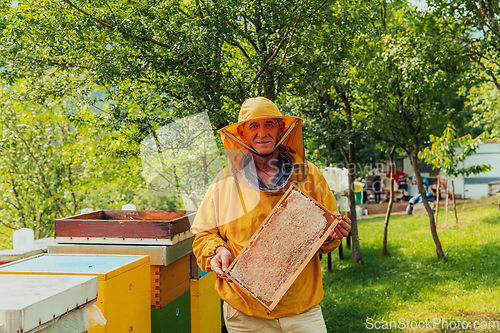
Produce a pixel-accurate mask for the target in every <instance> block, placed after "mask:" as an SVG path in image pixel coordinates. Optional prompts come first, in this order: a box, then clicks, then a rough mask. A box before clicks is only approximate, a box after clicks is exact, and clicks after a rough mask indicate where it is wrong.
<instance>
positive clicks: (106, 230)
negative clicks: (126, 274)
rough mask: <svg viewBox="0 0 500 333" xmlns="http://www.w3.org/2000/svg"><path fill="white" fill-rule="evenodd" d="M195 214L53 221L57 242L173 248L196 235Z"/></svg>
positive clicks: (109, 213)
mask: <svg viewBox="0 0 500 333" xmlns="http://www.w3.org/2000/svg"><path fill="white" fill-rule="evenodd" d="M194 216H195V213H193V212H187V211H163V210H128V211H127V210H99V211H95V212H91V213H87V214H81V215H76V216H71V217H66V218H62V219H58V220H55V221H54V224H55V231H54V239H55V242H56V243H67V244H75V243H76V244H78V243H98V244H128V245H130V244H138V245H173V244H176V243H178V242H181V241H183V240H185V239H187V238H189V237H192V236H193V234H192V233H191V231H190V230H189V229H190V227H191V224H190V220H191V221H192V219H194Z"/></svg>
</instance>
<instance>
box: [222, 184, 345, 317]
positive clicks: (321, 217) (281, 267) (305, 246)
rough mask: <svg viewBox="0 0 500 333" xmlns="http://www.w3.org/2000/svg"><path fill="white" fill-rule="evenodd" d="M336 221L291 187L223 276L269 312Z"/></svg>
mask: <svg viewBox="0 0 500 333" xmlns="http://www.w3.org/2000/svg"><path fill="white" fill-rule="evenodd" d="M339 222H340V221H339V220H337V219H336V218H335V216H334V215H333V214H332V213H331V212H330V211H329V210H328V209H326V208H325V207H324V206H323V205H321V204H320V203H319V202H317V201H316V200H314V199H312V198H311V197H309V196H308V195H307V194H306V193H304V192H302V191H301V190H300V189H299V188H298V187H296V186H295V185H293V186H292V187H290V188H289V189H288V191H287V192H286V193H285V194H284V195H283V197H282V198H281V199H280V201H279V202H278V203H277V204H276V206H275V207H274V208H273V210H272V211H271V213H270V214H269V215H268V216H267V217H266V219H265V220H264V222H263V223H262V225H261V226H260V227H259V229H257V231H256V232H255V234H254V235H253V236H252V238H251V239H250V241H249V242H248V243H247V245H246V246H245V247H244V248H243V249H242V250H241V252H240V253H239V255H238V256H237V257H236V258H235V260H234V261H233V262H232V263H231V265H230V266H229V267H228V269H227V271H226V275H228V276H229V278H230V279H231V280H232V281H233V282H234V283H235V284H237V285H238V286H239V287H241V288H242V289H243V290H244V291H245V292H246V293H248V294H249V295H251V296H252V297H254V298H255V299H257V300H258V301H259V302H260V303H261V304H262V305H263V306H264V307H265V308H266V309H268V310H269V311H270V312H271V311H272V310H273V309H274V308H275V307H276V305H277V304H278V302H279V301H280V299H281V298H282V297H283V295H284V294H285V293H286V291H287V290H288V289H289V288H290V286H291V285H292V283H293V282H294V281H295V279H296V278H297V277H298V275H299V274H300V272H302V270H303V269H304V268H305V266H306V265H307V264H308V263H309V261H310V260H311V259H312V257H313V256H314V255H315V254H316V252H317V251H318V250H319V248H320V247H321V245H322V244H323V243H324V241H325V240H326V238H327V237H328V236H329V235H330V233H331V232H332V231H333V229H334V228H335V226H336V225H337V224H338V223H339Z"/></svg>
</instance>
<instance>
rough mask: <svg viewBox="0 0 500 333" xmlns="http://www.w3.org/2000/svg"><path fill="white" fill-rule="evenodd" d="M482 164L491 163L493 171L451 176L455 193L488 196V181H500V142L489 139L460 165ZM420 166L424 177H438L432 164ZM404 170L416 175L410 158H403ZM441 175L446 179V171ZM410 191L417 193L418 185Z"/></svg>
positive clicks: (467, 196) (412, 193)
mask: <svg viewBox="0 0 500 333" xmlns="http://www.w3.org/2000/svg"><path fill="white" fill-rule="evenodd" d="M481 164H489V165H491V171H488V172H485V173H480V174H478V175H477V176H474V175H469V176H468V177H466V176H459V177H451V180H452V181H453V182H454V184H455V194H457V195H459V196H461V197H462V198H471V199H479V198H482V197H487V196H488V192H489V186H488V182H491V181H500V144H499V143H498V142H496V141H492V140H488V142H486V144H484V145H482V146H481V147H479V148H478V149H477V150H476V152H475V153H474V154H473V155H471V156H469V157H467V159H466V160H465V161H464V162H463V163H461V165H460V167H462V168H464V167H469V166H473V165H481ZM419 166H421V168H420V171H421V174H422V177H423V178H431V179H435V178H436V177H437V175H438V172H437V170H432V166H428V165H426V164H425V163H423V162H422V163H421V164H419ZM403 171H404V172H406V173H407V174H408V175H409V176H410V177H413V176H414V172H413V167H412V166H411V163H410V160H409V159H408V158H405V159H404V160H403ZM439 175H440V176H441V178H442V180H443V181H444V179H445V175H444V172H442V171H441V172H439ZM450 184H451V183H450ZM450 187H451V185H450ZM450 190H451V188H450ZM408 192H409V193H408V194H409V195H415V194H417V193H418V190H417V189H416V185H413V186H410V188H409V190H408Z"/></svg>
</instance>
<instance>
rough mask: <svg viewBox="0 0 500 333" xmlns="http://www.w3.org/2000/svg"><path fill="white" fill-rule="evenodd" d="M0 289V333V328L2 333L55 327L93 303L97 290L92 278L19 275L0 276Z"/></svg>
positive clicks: (95, 280)
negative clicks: (64, 318)
mask: <svg viewBox="0 0 500 333" xmlns="http://www.w3.org/2000/svg"><path fill="white" fill-rule="evenodd" d="M0 286H1V287H0V333H3V332H4V331H3V329H2V328H1V327H3V326H2V325H5V331H6V332H34V331H38V330H40V329H42V328H43V327H45V326H49V325H50V326H51V328H55V327H54V326H57V325H55V322H59V319H61V318H62V317H64V316H66V315H67V314H68V313H69V312H73V311H77V309H78V308H80V307H82V306H85V305H88V304H91V303H93V302H95V301H96V299H97V288H98V287H97V286H98V284H97V277H95V276H68V275H66V276H64V275H59V276H57V275H22V274H0ZM74 328H78V325H77V324H76V323H75V326H74ZM55 331H56V330H54V332H55Z"/></svg>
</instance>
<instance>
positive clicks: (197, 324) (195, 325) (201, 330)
mask: <svg viewBox="0 0 500 333" xmlns="http://www.w3.org/2000/svg"><path fill="white" fill-rule="evenodd" d="M216 278H217V276H216V275H215V274H214V273H208V274H207V275H205V276H203V277H202V278H201V279H199V280H191V282H190V285H191V332H192V333H219V332H221V299H220V297H219V294H218V293H217V290H215V279H216Z"/></svg>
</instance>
